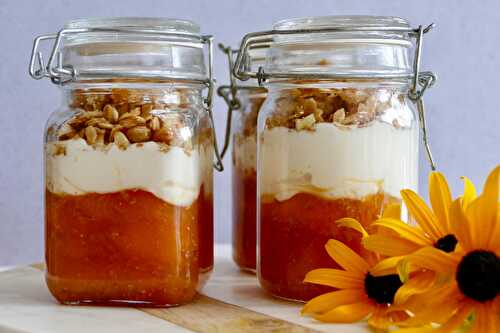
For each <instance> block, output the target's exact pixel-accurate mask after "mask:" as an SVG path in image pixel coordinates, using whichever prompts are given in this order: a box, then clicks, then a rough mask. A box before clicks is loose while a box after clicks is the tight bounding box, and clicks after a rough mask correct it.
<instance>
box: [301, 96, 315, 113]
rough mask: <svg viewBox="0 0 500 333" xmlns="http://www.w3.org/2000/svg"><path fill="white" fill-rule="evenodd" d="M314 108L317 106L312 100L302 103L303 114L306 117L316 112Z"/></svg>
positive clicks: (308, 99)
mask: <svg viewBox="0 0 500 333" xmlns="http://www.w3.org/2000/svg"><path fill="white" fill-rule="evenodd" d="M316 107H317V104H316V101H315V100H314V98H307V99H306V100H305V101H304V104H303V108H304V113H305V114H306V115H309V114H311V113H314V112H315V111H316Z"/></svg>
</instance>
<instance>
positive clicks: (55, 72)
mask: <svg viewBox="0 0 500 333" xmlns="http://www.w3.org/2000/svg"><path fill="white" fill-rule="evenodd" d="M95 32H104V33H106V32H108V33H109V32H111V33H126V34H146V35H155V36H165V37H179V38H188V39H190V41H189V42H190V43H199V44H201V46H202V47H204V46H206V47H207V48H208V76H207V77H206V78H204V79H200V80H197V79H193V78H186V77H182V76H177V75H168V76H165V75H163V74H160V73H155V72H152V71H151V72H140V73H137V72H133V71H112V72H102V71H99V72H92V71H85V73H79V72H78V71H77V70H75V68H73V67H72V66H70V65H63V64H62V59H61V58H62V56H61V52H60V50H59V48H60V45H61V41H62V39H63V38H64V37H65V36H68V35H71V34H79V33H95ZM46 40H54V44H53V46H52V51H51V52H50V56H49V60H48V62H47V65H45V64H44V60H43V55H42V52H41V51H39V50H38V49H39V46H40V43H41V42H42V41H46ZM177 43H179V42H177ZM37 65H38V66H37ZM29 74H30V76H31V77H32V78H33V79H35V80H40V79H43V78H46V77H47V78H50V80H51V81H52V82H53V83H54V84H59V85H62V84H65V83H69V82H75V81H78V80H80V79H82V78H85V77H93V78H95V77H115V78H116V77H118V78H145V79H158V80H173V81H179V82H189V83H200V84H203V85H205V86H206V88H207V95H206V96H205V97H204V98H203V102H204V108H205V110H206V111H207V112H208V115H209V119H210V123H211V126H212V129H213V131H214V142H213V145H214V154H215V157H216V161H215V163H214V168H215V169H216V170H217V171H223V170H224V165H223V163H222V157H221V154H220V153H219V148H218V144H217V135H216V133H215V122H214V118H213V94H214V87H215V79H214V77H213V37H212V36H209V35H202V36H200V35H197V34H190V33H176V32H164V31H155V30H148V29H137V28H134V29H129V28H85V29H62V30H60V31H59V32H58V33H57V34H49V35H42V36H38V37H36V38H35V40H34V42H33V49H32V51H31V58H30V64H29Z"/></svg>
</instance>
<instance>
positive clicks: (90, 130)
mask: <svg viewBox="0 0 500 333" xmlns="http://www.w3.org/2000/svg"><path fill="white" fill-rule="evenodd" d="M85 138H86V139H87V143H88V144H89V145H93V144H94V143H95V142H96V140H97V131H96V129H95V127H94V126H88V127H87V128H85Z"/></svg>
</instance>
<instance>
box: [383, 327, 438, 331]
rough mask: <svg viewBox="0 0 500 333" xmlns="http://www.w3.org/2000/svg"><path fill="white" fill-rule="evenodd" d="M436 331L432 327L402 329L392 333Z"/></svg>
mask: <svg viewBox="0 0 500 333" xmlns="http://www.w3.org/2000/svg"><path fill="white" fill-rule="evenodd" d="M434 332H435V330H434V329H433V328H432V327H429V326H426V327H410V328H401V329H399V330H395V331H391V333H434Z"/></svg>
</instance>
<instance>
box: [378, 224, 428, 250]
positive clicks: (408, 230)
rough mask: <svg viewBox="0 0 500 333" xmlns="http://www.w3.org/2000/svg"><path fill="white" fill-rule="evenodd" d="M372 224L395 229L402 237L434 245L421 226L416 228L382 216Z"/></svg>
mask: <svg viewBox="0 0 500 333" xmlns="http://www.w3.org/2000/svg"><path fill="white" fill-rule="evenodd" d="M371 225H372V226H377V227H383V228H387V229H391V230H393V231H395V232H396V233H397V234H398V235H400V236H401V237H403V238H405V239H407V240H409V241H411V242H413V243H415V244H421V245H432V242H431V241H430V240H429V239H427V238H426V237H425V234H424V232H423V231H422V230H421V229H420V228H416V227H413V226H410V225H408V224H406V223H404V222H403V221H401V220H398V219H393V218H381V219H379V220H377V221H375V222H373V223H372V224H371Z"/></svg>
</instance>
